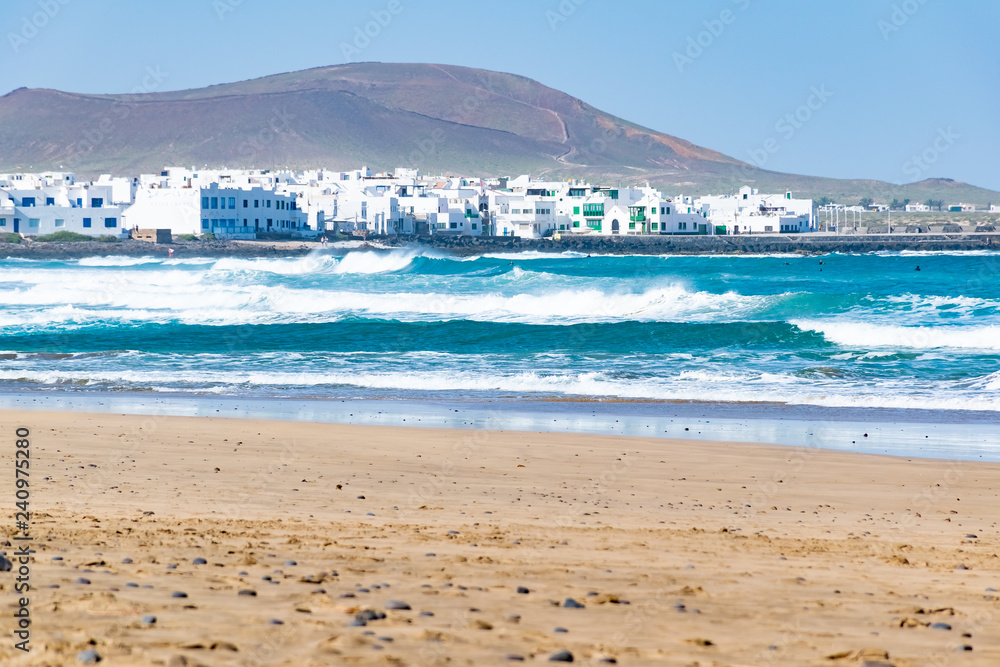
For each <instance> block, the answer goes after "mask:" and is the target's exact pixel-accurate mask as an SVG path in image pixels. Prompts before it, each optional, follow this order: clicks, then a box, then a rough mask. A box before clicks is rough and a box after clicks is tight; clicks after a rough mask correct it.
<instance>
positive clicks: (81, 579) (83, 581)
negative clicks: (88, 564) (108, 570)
mask: <svg viewBox="0 0 1000 667" xmlns="http://www.w3.org/2000/svg"><path fill="white" fill-rule="evenodd" d="M76 583H78V584H83V585H84V586H88V585H90V579H87V578H86V577H78V578H77V580H76Z"/></svg>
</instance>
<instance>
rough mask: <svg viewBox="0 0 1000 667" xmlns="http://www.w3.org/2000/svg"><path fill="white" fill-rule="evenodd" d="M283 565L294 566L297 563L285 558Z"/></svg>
mask: <svg viewBox="0 0 1000 667" xmlns="http://www.w3.org/2000/svg"><path fill="white" fill-rule="evenodd" d="M285 565H286V566H288V567H295V566H296V565H298V563H296V562H295V561H294V560H286V561H285Z"/></svg>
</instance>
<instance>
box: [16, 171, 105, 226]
mask: <svg viewBox="0 0 1000 667" xmlns="http://www.w3.org/2000/svg"><path fill="white" fill-rule="evenodd" d="M72 180H73V179H69V178H66V177H65V175H63V174H58V175H57V176H56V177H54V178H48V179H43V178H38V179H30V180H27V181H26V180H25V179H14V180H13V182H21V183H24V182H34V183H38V185H35V186H34V187H32V188H21V187H17V188H11V187H8V188H3V192H4V201H5V204H4V206H2V211H3V213H2V215H0V231H6V232H14V233H16V234H21V235H22V236H45V235H47V234H52V233H55V232H61V231H69V232H76V233H78V234H87V235H90V236H95V237H96V236H116V237H119V236H121V235H122V233H123V225H122V206H120V205H119V204H118V203H116V202H114V199H115V197H114V192H113V190H114V188H113V187H112V185H110V184H104V185H87V186H84V185H76V184H75V183H73V182H72ZM46 182H48V183H60V184H45V183H46ZM61 183H66V184H61Z"/></svg>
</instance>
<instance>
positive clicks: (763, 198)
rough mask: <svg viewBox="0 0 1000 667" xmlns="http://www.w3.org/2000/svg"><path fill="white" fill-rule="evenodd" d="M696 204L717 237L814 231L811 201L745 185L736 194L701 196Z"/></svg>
mask: <svg viewBox="0 0 1000 667" xmlns="http://www.w3.org/2000/svg"><path fill="white" fill-rule="evenodd" d="M697 204H698V205H699V206H701V207H703V208H704V212H705V214H706V216H707V218H708V220H709V223H710V225H711V226H713V227H714V231H715V233H717V234H780V233H785V234H787V233H802V232H810V231H814V230H815V225H814V220H813V204H812V200H811V199H793V198H792V193H791V192H786V193H785V194H784V195H777V194H771V195H764V194H760V193H759V192H758V191H757V190H755V189H753V188H751V187H750V186H747V185H744V186H743V187H741V188H740V189H739V192H737V193H736V194H735V195H711V196H707V197H700V198H698V200H697Z"/></svg>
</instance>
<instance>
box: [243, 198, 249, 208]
mask: <svg viewBox="0 0 1000 667" xmlns="http://www.w3.org/2000/svg"><path fill="white" fill-rule="evenodd" d="M243 208H250V207H249V206H247V200H246V199H244V200H243Z"/></svg>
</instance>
